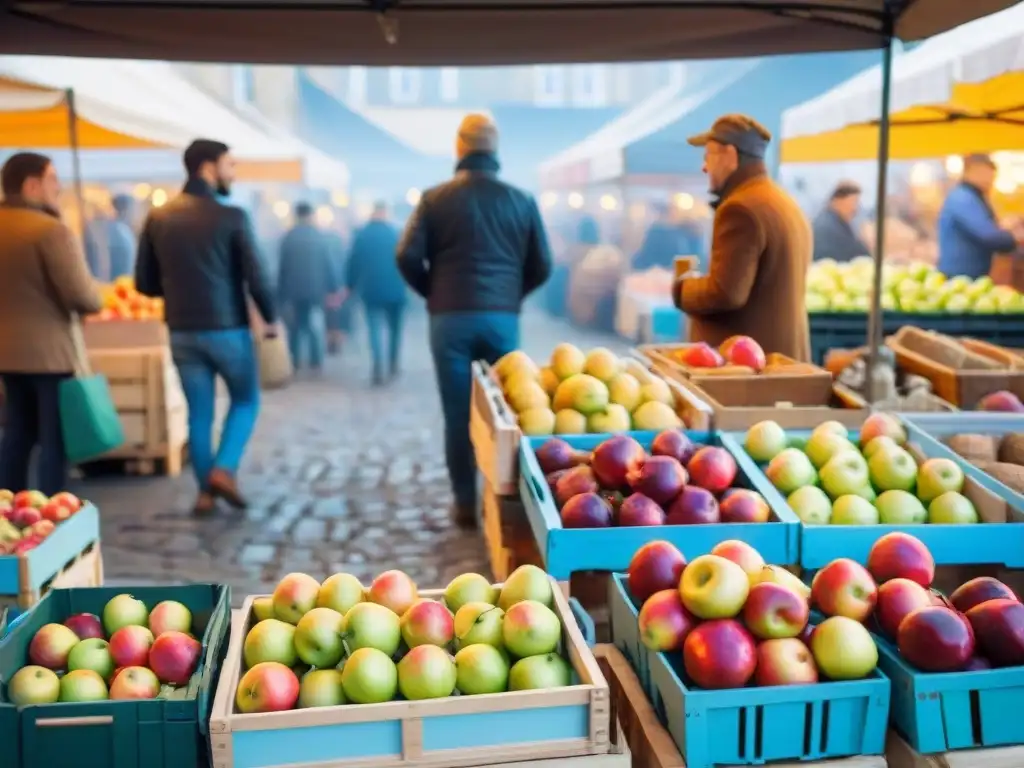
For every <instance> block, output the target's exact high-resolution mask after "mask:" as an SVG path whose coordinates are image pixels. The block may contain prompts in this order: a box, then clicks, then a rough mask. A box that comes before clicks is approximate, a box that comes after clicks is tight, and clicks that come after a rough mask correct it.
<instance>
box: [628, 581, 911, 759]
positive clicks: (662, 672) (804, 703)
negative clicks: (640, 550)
mask: <svg viewBox="0 0 1024 768" xmlns="http://www.w3.org/2000/svg"><path fill="white" fill-rule="evenodd" d="M609 583H610V586H609V590H610V594H609V599H608V603H609V611H610V613H611V631H612V642H613V643H614V644H615V646H616V647H617V648H618V649H619V650H621V651H622V652H623V654H624V655H625V656H626V658H628V659H629V660H630V662H631V664H632V665H633V668H634V669H635V670H636V671H637V675H638V676H639V678H640V681H641V684H642V685H643V686H644V689H645V690H646V691H647V695H648V697H649V698H650V699H651V702H652V703H653V704H654V709H655V711H656V712H657V713H658V717H659V718H660V719H661V721H662V722H663V723H664V724H665V725H666V726H667V727H668V730H669V733H670V734H672V739H673V740H674V741H675V743H676V745H677V746H678V747H679V751H680V752H681V753H682V755H683V759H684V760H685V761H686V765H687V768H712V767H713V766H716V765H761V764H764V763H767V762H769V761H772V760H789V761H795V760H828V759H836V758H841V757H848V756H851V755H880V754H882V753H883V752H884V751H885V733H886V727H887V722H888V719H889V697H890V688H891V684H890V682H889V680H888V678H886V676H885V674H884V673H883V672H881V671H879V670H876V671H875V672H874V673H873V674H872V675H871V676H870V677H868V678H866V679H864V680H856V681H850V682H837V683H818V684H817V685H792V686H774V687H770V688H756V687H748V688H738V689H731V690H721V691H710V690H702V689H696V688H691V687H688V685H687V683H686V673H685V672H684V670H683V663H682V656H681V654H678V653H674V654H665V653H654V652H652V651H649V650H647V649H646V648H645V647H644V646H643V645H642V644H641V643H640V636H639V630H638V629H637V618H638V615H639V609H638V607H637V605H636V603H635V602H634V601H633V598H632V597H631V596H630V594H629V588H628V586H627V584H626V577H625V576H624V575H623V574H615V575H614V576H613V578H612V579H611V580H610V582H609Z"/></svg>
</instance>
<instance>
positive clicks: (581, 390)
mask: <svg viewBox="0 0 1024 768" xmlns="http://www.w3.org/2000/svg"><path fill="white" fill-rule="evenodd" d="M493 371H494V374H495V375H496V376H497V378H498V381H499V383H500V384H501V388H502V391H503V392H504V393H505V399H506V400H507V401H508V404H509V405H510V406H511V408H512V410H513V411H515V413H516V415H517V418H518V421H519V428H520V429H521V430H522V431H523V434H524V435H554V434H558V435H578V434H584V433H587V432H590V433H606V432H628V431H629V430H631V429H635V430H658V429H670V428H673V427H680V426H682V420H681V419H680V418H679V416H678V415H677V414H676V411H675V397H674V396H673V394H672V391H671V390H670V389H669V387H668V384H666V383H665V382H664V381H663V380H662V379H660V378H658V377H656V376H653V375H651V373H650V371H648V370H647V369H646V368H644V367H643V366H642V365H641V364H640V363H639V362H638V361H636V360H632V359H630V358H620V357H618V356H617V355H615V354H614V353H613V352H611V351H610V350H608V349H605V348H604V347H597V348H596V349H592V350H590V351H589V352H587V353H584V352H583V351H582V350H580V349H579V348H578V347H574V346H573V345H572V344H559V345H558V346H557V347H555V350H554V352H552V354H551V360H550V361H549V362H548V365H547V366H545V367H543V368H541V367H538V366H537V364H536V363H534V362H533V360H531V359H530V358H529V356H528V355H526V353H525V352H520V351H518V350H517V351H515V352H510V353H508V354H507V355H505V356H504V357H502V358H501V359H500V360H498V362H497V363H495V364H494V368H493Z"/></svg>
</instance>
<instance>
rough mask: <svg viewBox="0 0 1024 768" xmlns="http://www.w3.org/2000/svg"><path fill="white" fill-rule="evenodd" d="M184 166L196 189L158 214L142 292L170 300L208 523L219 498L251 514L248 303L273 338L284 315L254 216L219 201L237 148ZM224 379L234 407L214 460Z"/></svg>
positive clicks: (254, 384)
mask: <svg viewBox="0 0 1024 768" xmlns="http://www.w3.org/2000/svg"><path fill="white" fill-rule="evenodd" d="M184 160H185V170H186V171H187V172H188V181H186V183H185V187H184V189H183V190H182V193H181V195H179V196H178V197H177V198H175V199H174V200H172V201H170V202H169V203H167V204H166V205H164V206H163V207H161V208H154V209H153V210H152V211H150V213H149V217H148V218H147V220H146V223H145V226H144V227H143V230H142V234H141V235H140V237H139V252H138V257H137V259H136V263H135V284H136V288H138V290H139V291H140V292H141V293H143V294H145V295H147V296H162V297H163V299H164V308H165V315H166V319H167V325H168V326H169V327H170V330H171V353H172V355H173V358H174V363H175V365H176V366H177V368H178V373H179V375H180V376H181V385H182V389H183V390H184V392H185V399H186V400H187V401H188V425H189V454H190V457H191V460H192V468H193V471H194V472H195V476H196V481H197V482H198V484H199V496H198V498H197V499H196V505H195V512H196V513H199V514H205V513H209V512H212V511H213V510H214V507H215V500H216V498H218V497H219V498H223V499H224V500H226V501H227V502H228V503H229V504H231V505H232V506H234V507H237V508H242V507H244V506H245V505H246V500H245V498H244V497H243V496H242V494H241V492H240V491H239V489H238V484H237V480H236V474H237V472H238V467H239V465H240V464H241V462H242V456H243V454H244V453H245V448H246V445H247V444H248V442H249V438H250V437H251V436H252V431H253V428H254V427H255V426H256V418H257V416H258V414H259V392H260V382H259V370H258V366H257V362H256V352H255V348H254V344H253V339H252V335H251V332H250V329H249V310H248V304H247V299H248V297H249V296H251V297H252V299H253V302H254V303H255V304H256V307H257V309H258V310H259V313H260V315H261V316H262V317H263V320H264V321H265V322H266V324H267V331H266V333H267V334H268V335H271V336H273V335H276V334H277V325H276V324H277V310H276V307H275V303H274V297H273V292H272V290H271V286H270V282H269V280H268V279H267V275H266V272H265V269H264V266H263V264H262V262H261V260H260V256H259V253H258V252H257V248H256V243H255V235H254V234H253V231H252V227H251V224H250V222H249V218H248V216H247V215H246V213H245V212H244V211H242V210H241V209H240V208H235V207H232V206H229V205H225V204H223V203H221V202H219V201H218V199H217V195H227V194H229V193H230V187H231V182H232V181H233V180H234V160H233V159H232V157H231V153H230V151H229V149H228V147H227V145H226V144H222V143H220V142H218V141H211V140H209V139H197V140H195V141H193V142H192V143H191V144H190V145H189V147H188V149H186V150H185V156H184ZM218 377H219V378H221V379H223V380H224V383H225V384H226V386H227V390H228V395H229V396H230V399H231V403H230V407H229V409H228V414H227V417H226V418H225V420H224V425H223V429H222V430H221V436H220V444H219V445H218V446H217V449H216V451H214V447H213V419H214V402H215V397H216V381H217V378H218Z"/></svg>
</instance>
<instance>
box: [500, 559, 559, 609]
mask: <svg viewBox="0 0 1024 768" xmlns="http://www.w3.org/2000/svg"><path fill="white" fill-rule="evenodd" d="M523 600H536V601H537V602H538V603H543V604H544V605H547V606H551V605H552V604H553V603H554V596H553V595H552V592H551V577H550V576H548V575H547V574H546V573H544V571H543V570H541V569H540V568H538V567H537V566H536V565H531V564H527V565H521V566H519V567H518V568H516V569H515V570H514V571H512V573H510V574H509V576H508V578H507V579H505V583H504V584H503V585H502V587H501V592H500V593H498V606H499V607H500V608H501V609H502V610H503V611H507V610H508V609H509V608H511V607H512V606H513V605H515V604H516V603H518V602H522V601H523Z"/></svg>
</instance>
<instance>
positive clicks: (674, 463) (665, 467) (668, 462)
mask: <svg viewBox="0 0 1024 768" xmlns="http://www.w3.org/2000/svg"><path fill="white" fill-rule="evenodd" d="M687 479H688V476H687V474H686V470H685V469H684V468H683V465H682V464H680V463H679V461H678V460H677V459H675V458H673V457H671V456H648V457H647V458H646V459H642V460H641V461H639V462H637V463H636V464H635V465H634V466H633V467H632V469H630V470H629V472H627V473H626V483H627V485H629V487H630V488H631V489H632V490H633V491H634V492H635V493H642V494H643V495H644V496H647V497H648V498H650V499H652V500H653V501H654V502H655V503H656V504H668V503H670V502H671V501H672V499H674V498H675V497H676V496H678V495H679V493H680V491H682V490H683V486H684V485H686V481H687Z"/></svg>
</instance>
